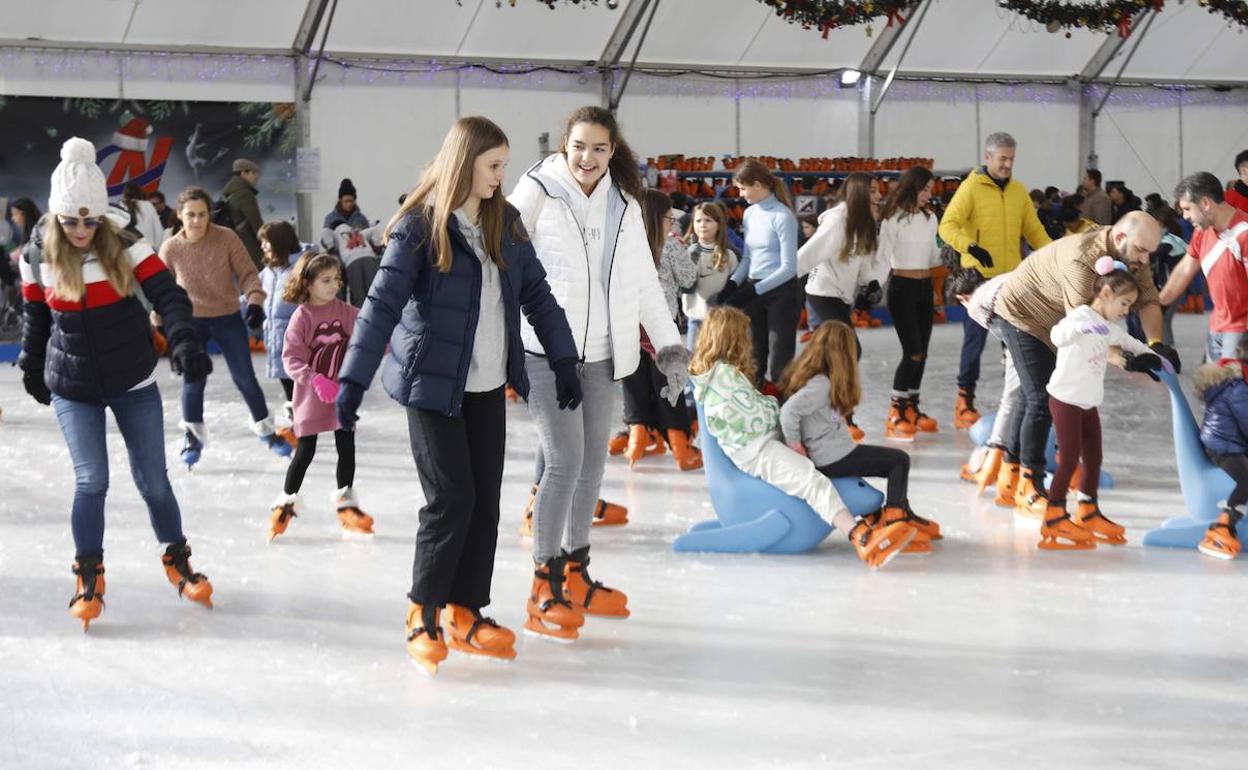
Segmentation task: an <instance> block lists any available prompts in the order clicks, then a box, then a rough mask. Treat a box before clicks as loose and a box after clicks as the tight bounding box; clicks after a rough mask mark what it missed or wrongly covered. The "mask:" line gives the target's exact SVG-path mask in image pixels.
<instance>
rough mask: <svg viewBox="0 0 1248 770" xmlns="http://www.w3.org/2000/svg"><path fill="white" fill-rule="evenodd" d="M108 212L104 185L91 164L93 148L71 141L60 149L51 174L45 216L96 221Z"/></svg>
mask: <svg viewBox="0 0 1248 770" xmlns="http://www.w3.org/2000/svg"><path fill="white" fill-rule="evenodd" d="M107 210H108V185H106V184H105V183H104V172H103V171H101V170H100V167H99V166H97V165H96V164H95V145H93V144H91V143H90V142H88V141H87V140H86V139H79V138H78V137H76V136H75V137H73V138H71V139H69V140H67V141H66V142H65V144H63V145H61V162H60V163H59V164H58V165H57V167H56V170H54V171H53V172H52V192H51V193H50V194H49V195H48V213H50V214H61V215H64V216H67V217H98V216H102V215H103V214H104V212H105V211H107Z"/></svg>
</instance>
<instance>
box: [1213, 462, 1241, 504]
mask: <svg viewBox="0 0 1248 770" xmlns="http://www.w3.org/2000/svg"><path fill="white" fill-rule="evenodd" d="M1209 459H1210V460H1213V464H1214V465H1216V466H1218V467H1219V468H1221V469H1222V470H1224V471H1226V473H1227V475H1228V476H1230V477H1231V478H1232V479H1234V480H1235V489H1234V490H1232V491H1231V495H1230V497H1228V498H1226V503H1227V505H1233V506H1236V507H1237V508H1238V507H1239V506H1242V505H1243V504H1244V503H1248V455H1215V454H1212V453H1210V455H1209Z"/></svg>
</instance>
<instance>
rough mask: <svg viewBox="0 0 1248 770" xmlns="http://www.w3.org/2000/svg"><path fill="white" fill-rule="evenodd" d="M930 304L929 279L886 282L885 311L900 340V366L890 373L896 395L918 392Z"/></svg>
mask: <svg viewBox="0 0 1248 770" xmlns="http://www.w3.org/2000/svg"><path fill="white" fill-rule="evenodd" d="M934 304H935V303H934V301H933V295H932V279H931V278H906V277H904V276H899V275H894V276H893V277H892V278H891V279H889V281H888V312H889V314H890V315H892V317H893V328H894V329H895V330H896V331H897V339H898V340H900V341H901V363H899V364H897V371H895V372H894V373H893V390H895V391H897V392H899V393H907V392H912V391H918V390H919V388H920V387H921V386H922V384H923V370H924V369H925V368H926V367H927V346H928V343H929V342H930V341H931V339H932V310H933V305H934Z"/></svg>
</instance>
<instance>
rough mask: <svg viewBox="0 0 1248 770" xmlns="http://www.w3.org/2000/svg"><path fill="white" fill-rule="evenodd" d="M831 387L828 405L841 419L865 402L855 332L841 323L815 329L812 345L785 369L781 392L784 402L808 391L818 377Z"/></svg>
mask: <svg viewBox="0 0 1248 770" xmlns="http://www.w3.org/2000/svg"><path fill="white" fill-rule="evenodd" d="M820 374H822V375H824V376H825V377H827V378H828V380H829V381H830V382H831V383H832V387H831V388H830V390H831V396H830V398H829V401H830V403H831V406H832V408H833V409H835V410H837V411H838V412H840V413H841V414H842V415H846V414H850V413H852V412H853V411H854V409H856V408H857V407H858V402H859V401H861V400H862V384H861V383H860V382H859V381H858V343H857V340H856V339H855V338H854V330H853V329H851V328H849V326H847V325H846V324H843V323H841V322H840V321H824V322H823V323H821V324H819V328H817V329H815V333H814V335H812V336H811V338H810V343H809V344H808V345H807V346H806V347H805V348H804V349H803V350H802V352H801V354H799V355H798V357H797V358H795V359H793V362H792V363H791V364H789V365H788V366H787V367H785V369H784V374H783V375H781V376H780V382H779V388H780V392H781V393H783V394H784V397H785V398H788V397H789V396H792V395H793V394H794V393H796V392H797V391H799V390H801V389H802V388H803V387H805V385H806V383H808V382H810V379H811V378H812V377H814V376H816V375H820Z"/></svg>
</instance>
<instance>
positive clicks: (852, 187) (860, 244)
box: [840, 171, 876, 262]
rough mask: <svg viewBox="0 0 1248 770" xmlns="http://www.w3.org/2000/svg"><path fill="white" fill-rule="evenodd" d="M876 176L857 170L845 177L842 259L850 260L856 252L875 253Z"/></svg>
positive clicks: (844, 260)
mask: <svg viewBox="0 0 1248 770" xmlns="http://www.w3.org/2000/svg"><path fill="white" fill-rule="evenodd" d="M874 181H875V177H873V176H871V175H870V174H864V173H863V172H861V171H855V172H853V173H852V174H850V175H849V176H847V177H845V186H844V187H842V188H841V189H842V190H843V194H844V200H845V242H844V245H842V246H841V255H840V259H841V261H842V262H848V261H849V258H850V257H851V256H853V255H855V254H873V253H875V247H876V230H875V215H873V214H872V213H871V183H872V182H874Z"/></svg>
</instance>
